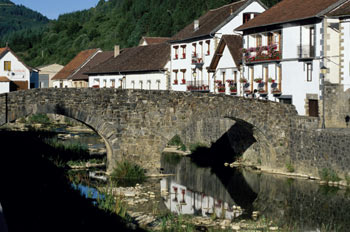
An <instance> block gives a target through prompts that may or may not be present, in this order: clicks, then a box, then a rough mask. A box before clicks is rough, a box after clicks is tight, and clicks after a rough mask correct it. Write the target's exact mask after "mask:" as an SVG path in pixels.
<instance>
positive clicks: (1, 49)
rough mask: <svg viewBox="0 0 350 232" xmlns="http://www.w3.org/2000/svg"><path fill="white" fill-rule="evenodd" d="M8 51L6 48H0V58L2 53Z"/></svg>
mask: <svg viewBox="0 0 350 232" xmlns="http://www.w3.org/2000/svg"><path fill="white" fill-rule="evenodd" d="M9 50H10V49H9V48H8V47H5V48H0V57H1V56H2V54H3V53H5V52H7V51H9Z"/></svg>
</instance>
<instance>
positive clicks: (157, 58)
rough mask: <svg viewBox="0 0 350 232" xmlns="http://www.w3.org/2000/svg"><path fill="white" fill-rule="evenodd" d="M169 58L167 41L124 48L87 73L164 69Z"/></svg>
mask: <svg viewBox="0 0 350 232" xmlns="http://www.w3.org/2000/svg"><path fill="white" fill-rule="evenodd" d="M169 60H170V45H169V44H167V43H162V44H153V45H147V46H139V47H133V48H126V49H123V50H122V51H121V53H120V54H119V55H118V56H117V57H115V58H114V57H112V58H110V59H108V60H107V61H106V62H104V63H102V64H100V65H98V66H95V67H94V68H91V69H90V70H89V71H88V72H87V73H88V74H108V73H128V72H147V71H158V70H164V67H165V65H166V64H167V63H168V61H169Z"/></svg>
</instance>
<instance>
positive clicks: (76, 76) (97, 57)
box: [69, 51, 114, 81]
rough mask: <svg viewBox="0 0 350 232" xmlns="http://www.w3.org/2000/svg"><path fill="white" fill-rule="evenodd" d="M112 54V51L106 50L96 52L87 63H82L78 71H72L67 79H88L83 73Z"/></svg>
mask: <svg viewBox="0 0 350 232" xmlns="http://www.w3.org/2000/svg"><path fill="white" fill-rule="evenodd" d="M113 56H114V51H107V52H99V53H97V54H96V55H95V56H94V57H93V58H92V59H91V60H90V61H89V62H88V63H86V64H85V65H84V67H82V68H81V69H80V70H79V71H78V72H76V73H74V74H73V75H72V76H71V77H70V78H69V79H72V80H75V81H77V80H85V81H87V80H89V76H88V75H86V74H84V73H86V72H87V71H88V70H89V69H91V68H93V67H95V66H97V65H99V64H101V63H103V62H105V61H106V60H108V59H110V58H112V57H113Z"/></svg>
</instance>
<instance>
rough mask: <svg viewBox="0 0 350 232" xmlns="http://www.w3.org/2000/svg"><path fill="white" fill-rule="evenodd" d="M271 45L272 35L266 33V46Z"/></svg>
mask: <svg viewBox="0 0 350 232" xmlns="http://www.w3.org/2000/svg"><path fill="white" fill-rule="evenodd" d="M272 44H273V34H272V33H268V34H267V45H272Z"/></svg>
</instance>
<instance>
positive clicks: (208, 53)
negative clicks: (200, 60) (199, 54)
mask: <svg viewBox="0 0 350 232" xmlns="http://www.w3.org/2000/svg"><path fill="white" fill-rule="evenodd" d="M205 43H206V44H207V53H206V55H207V56H208V55H210V40H207V41H205Z"/></svg>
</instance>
